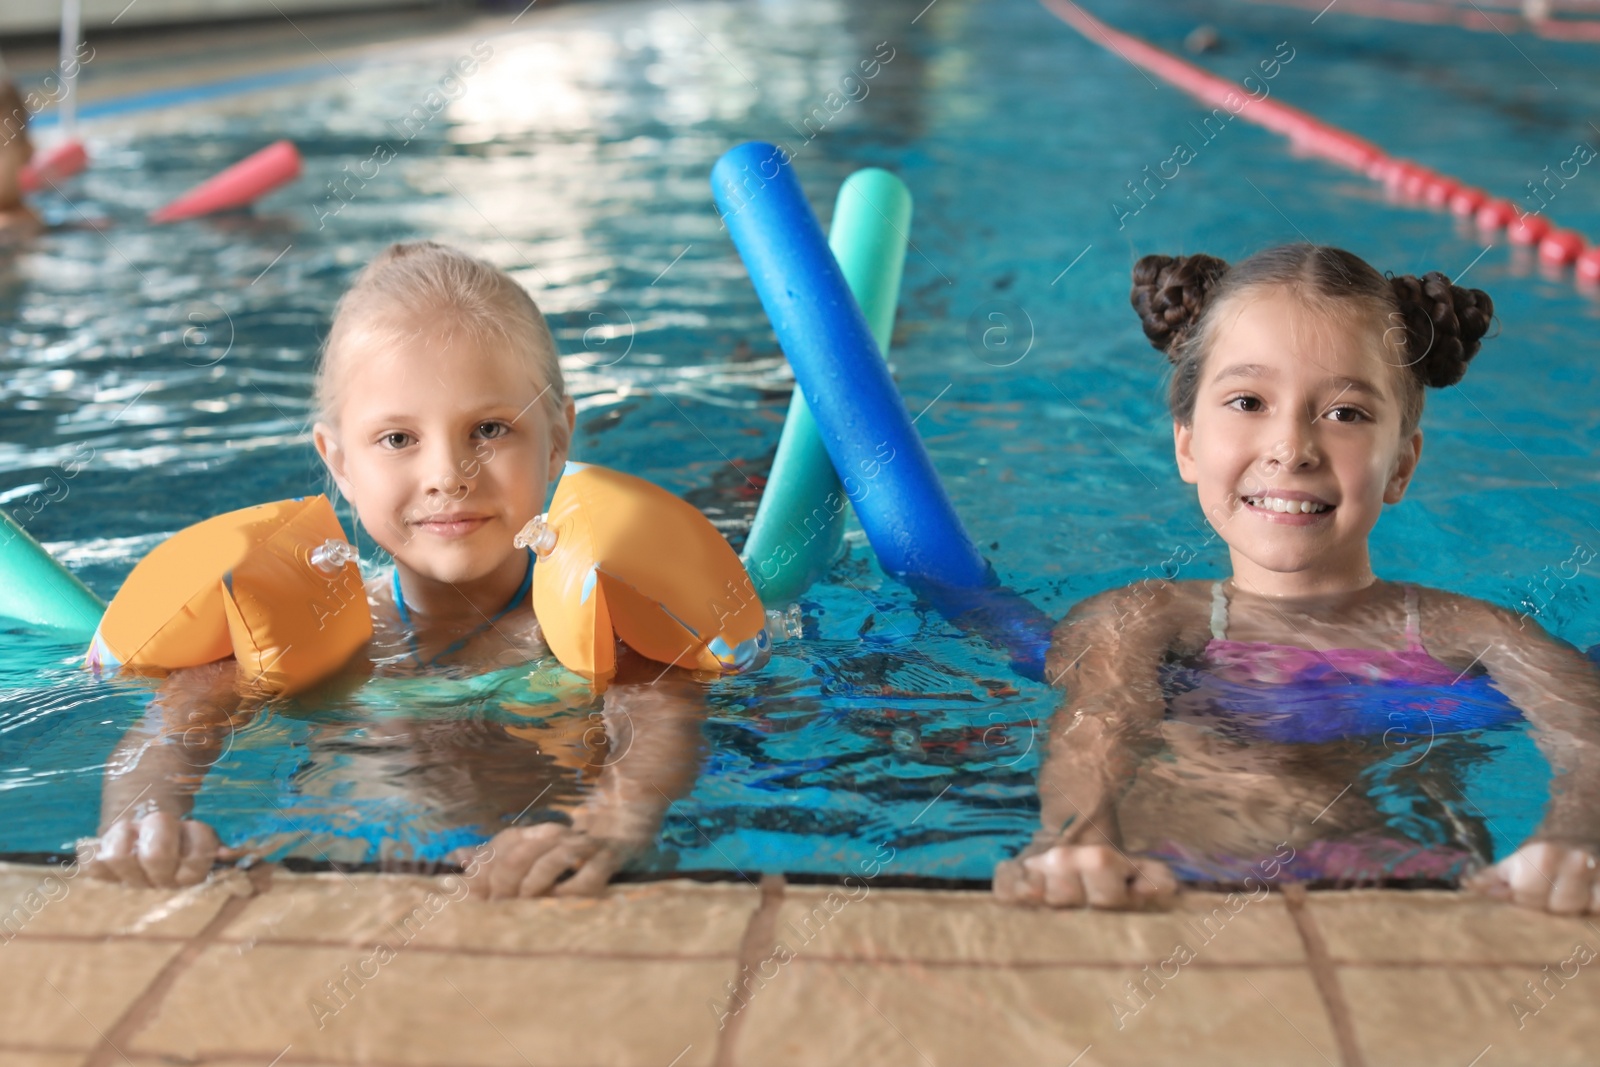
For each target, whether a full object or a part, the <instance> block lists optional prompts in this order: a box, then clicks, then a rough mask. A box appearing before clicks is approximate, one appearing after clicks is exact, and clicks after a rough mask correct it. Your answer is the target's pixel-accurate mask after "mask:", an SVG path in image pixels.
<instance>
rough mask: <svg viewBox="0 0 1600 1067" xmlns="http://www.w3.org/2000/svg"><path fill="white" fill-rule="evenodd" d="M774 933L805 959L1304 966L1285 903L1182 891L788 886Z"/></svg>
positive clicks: (1274, 897) (1268, 898)
mask: <svg viewBox="0 0 1600 1067" xmlns="http://www.w3.org/2000/svg"><path fill="white" fill-rule="evenodd" d="M775 936H776V939H777V941H778V942H781V943H783V944H784V945H785V946H786V947H787V948H789V949H790V950H791V951H793V952H796V953H798V954H800V955H803V956H806V957H808V958H814V957H817V956H823V957H828V958H834V959H849V960H881V961H890V962H892V961H901V960H905V961H917V962H924V963H931V962H985V963H994V964H1012V963H1019V964H1050V963H1068V964H1084V963H1101V964H1106V963H1139V964H1143V963H1155V962H1158V961H1161V960H1164V959H1167V958H1169V957H1171V956H1172V955H1173V954H1174V952H1175V950H1176V949H1177V947H1178V946H1179V945H1182V946H1184V947H1186V948H1188V949H1189V950H1190V951H1191V952H1192V953H1193V954H1194V955H1195V957H1196V961H1197V962H1198V963H1200V964H1201V965H1202V966H1215V965H1221V964H1253V963H1267V964H1298V963H1304V962H1305V958H1306V957H1305V951H1304V949H1303V948H1302V946H1301V942H1300V938H1299V935H1298V934H1297V933H1296V931H1295V927H1294V923H1293V922H1292V921H1291V919H1290V918H1289V915H1288V911H1287V908H1286V907H1285V904H1284V901H1283V899H1282V897H1280V896H1277V895H1275V894H1268V895H1267V896H1265V897H1264V898H1261V899H1256V900H1251V899H1250V898H1249V897H1247V896H1234V897H1232V898H1231V903H1230V897H1229V896H1228V895H1226V894H1221V893H1185V894H1182V895H1181V896H1180V897H1179V898H1178V901H1177V903H1176V904H1175V906H1174V907H1173V908H1172V910H1170V911H1149V912H1110V913H1108V912H1089V911H1084V910H1055V909H1048V908H1020V907H1016V906H1013V905H1007V904H1001V903H1000V902H998V901H997V900H995V898H994V897H993V896H991V895H990V894H988V893H973V892H950V891H922V890H882V889H867V887H865V886H861V887H858V888H856V889H851V888H849V887H843V886H841V887H826V886H792V885H791V886H788V887H787V888H786V890H785V893H784V900H783V906H782V909H781V910H780V911H779V913H778V921H777V924H776V931H775Z"/></svg>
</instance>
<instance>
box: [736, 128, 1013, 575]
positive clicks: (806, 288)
mask: <svg viewBox="0 0 1600 1067" xmlns="http://www.w3.org/2000/svg"><path fill="white" fill-rule="evenodd" d="M711 188H712V192H713V194H714V195H715V197H716V201H717V207H718V209H719V210H720V211H721V213H722V221H723V223H724V224H725V225H726V226H727V227H728V233H729V235H730V236H731V237H732V238H733V243H734V245H735V246H737V248H738V249H739V255H740V256H741V257H742V258H743V259H744V263H745V267H746V269H747V270H748V271H749V272H750V280H751V281H752V282H754V283H755V287H756V293H757V295H759V296H760V298H761V306H762V307H763V308H765V309H766V312H767V317H768V318H769V319H770V320H771V321H772V328H773V330H774V332H776V333H777V335H778V343H779V344H781V345H782V346H783V351H784V354H785V355H786V356H787V357H788V359H789V365H790V366H791V367H793V368H794V376H795V380H796V381H797V382H799V383H800V388H801V389H802V390H804V392H805V395H806V398H807V400H809V401H810V404H811V411H812V415H813V416H814V417H815V418H816V422H817V428H818V430H819V431H821V436H822V443H823V445H824V447H826V448H827V450H828V456H829V457H830V458H831V459H832V460H833V466H834V469H835V470H837V471H838V472H839V477H840V479H841V481H843V482H844V486H845V490H846V492H847V495H848V496H849V498H850V503H851V504H852V505H853V506H854V507H855V510H856V515H857V517H858V518H859V519H860V520H861V526H862V528H863V529H865V530H866V532H867V538H868V540H870V541H871V542H872V547H873V550H874V551H876V552H877V554H878V560H879V562H881V563H882V564H883V569H884V570H885V571H888V572H889V573H890V574H893V575H895V576H896V577H900V578H909V579H919V578H920V579H928V580H932V581H935V582H938V583H941V584H943V585H946V586H952V587H955V588H979V587H983V586H987V585H990V584H992V581H993V578H992V576H991V571H990V569H989V565H988V563H987V562H986V561H985V560H984V559H983V557H982V556H980V555H979V554H978V550H977V548H976V547H975V546H974V545H973V543H972V540H971V538H969V537H968V536H967V532H966V530H964V529H963V528H962V526H961V520H960V519H959V518H958V517H957V516H956V512H955V508H953V507H952V506H951V504H950V499H949V497H947V496H946V495H945V492H944V487H943V486H942V485H941V484H940V483H939V478H938V475H937V474H935V473H934V469H933V462H932V460H930V459H929V457H928V452H927V449H926V448H924V447H923V444H922V438H920V437H918V436H917V432H916V430H915V429H914V428H913V427H912V425H911V416H910V414H909V413H908V412H907V411H906V406H905V403H904V402H903V401H902V400H901V399H900V393H899V391H898V390H896V389H895V386H894V380H893V379H892V378H890V376H889V368H888V365H887V364H885V363H884V361H883V358H882V357H881V356H880V355H879V354H878V345H877V342H876V341H874V340H873V338H872V331H871V329H870V328H869V327H868V326H867V321H866V319H865V318H864V317H863V316H862V314H861V309H860V308H859V307H857V306H856V302H855V298H854V297H852V296H851V295H850V288H849V286H848V285H847V284H846V283H845V278H844V274H843V272H841V271H840V270H839V264H838V262H837V261H835V259H834V258H833V253H832V252H831V251H830V250H829V248H828V242H827V239H826V238H825V237H823V235H822V227H821V226H820V225H819V224H818V223H817V217H816V215H814V214H812V211H811V207H810V205H809V204H807V203H806V198H805V194H804V193H802V192H801V191H800V183H799V181H798V180H797V179H796V178H795V175H794V168H793V167H792V166H791V165H790V162H789V158H788V156H787V154H786V153H784V152H783V151H782V150H781V149H779V148H776V147H774V146H773V145H770V144H765V143H763V142H760V141H751V142H748V143H746V144H742V145H739V146H738V147H737V148H734V149H731V150H730V151H729V152H727V153H726V154H725V155H724V156H723V157H722V158H721V159H719V160H718V161H717V164H716V166H715V167H713V168H712V170H711Z"/></svg>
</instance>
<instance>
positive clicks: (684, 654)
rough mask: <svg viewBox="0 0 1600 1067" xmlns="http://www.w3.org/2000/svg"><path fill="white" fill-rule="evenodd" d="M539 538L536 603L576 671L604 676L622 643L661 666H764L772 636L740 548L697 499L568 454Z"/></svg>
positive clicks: (529, 542)
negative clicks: (574, 459) (618, 640)
mask: <svg viewBox="0 0 1600 1067" xmlns="http://www.w3.org/2000/svg"><path fill="white" fill-rule="evenodd" d="M517 546H518V547H519V548H520V547H528V546H531V547H532V548H533V550H534V552H535V554H536V555H537V557H538V562H537V563H536V564H535V565H534V568H533V607H534V612H535V614H537V615H538V617H539V625H540V627H541V628H542V629H543V630H544V635H545V640H546V641H548V642H549V644H550V650H551V651H552V652H554V653H555V654H556V658H557V659H559V660H560V661H561V662H562V664H563V665H564V666H565V667H566V668H567V669H568V670H570V671H576V672H577V673H579V674H583V675H587V676H589V677H590V678H604V677H606V676H608V675H610V674H611V673H612V671H613V670H615V668H616V657H615V641H616V638H621V639H622V640H623V642H625V643H626V644H627V645H628V646H629V647H630V648H632V649H633V650H634V651H635V652H638V653H640V654H642V655H645V656H648V657H650V658H651V659H653V660H656V661H657V662H659V663H671V664H675V665H677V666H680V667H692V668H696V669H699V670H707V671H720V672H737V671H746V670H754V669H755V668H757V667H759V666H761V665H762V664H764V663H765V662H766V661H767V658H768V657H769V656H770V655H771V652H772V644H771V641H770V639H769V638H768V636H767V630H766V621H767V619H766V611H765V610H764V609H763V608H762V606H761V600H760V598H759V597H758V596H757V595H756V592H755V587H754V585H753V584H752V583H751V581H750V575H749V574H748V573H746V571H745V569H744V566H743V564H741V563H740V562H739V557H738V556H737V555H735V554H734V551H733V548H732V547H731V546H729V544H728V542H727V541H726V540H724V539H723V536H722V534H721V533H719V532H718V531H717V528H716V527H715V526H713V525H711V522H710V521H709V520H708V519H707V518H706V517H705V516H704V515H702V514H700V512H699V511H698V510H697V509H696V508H695V507H694V506H693V505H692V504H689V503H688V502H687V501H684V500H680V499H679V498H678V497H676V496H674V495H673V494H671V493H669V492H667V491H666V490H665V489H662V488H660V487H659V486H656V485H653V484H651V483H650V482H647V481H645V480H644V479H643V478H635V477H633V476H632V475H628V474H623V473H621V472H619V471H614V470H610V469H608V468H606V467H597V466H594V465H592V464H588V463H568V464H567V466H566V470H565V471H564V472H563V473H562V477H561V482H560V484H559V485H557V486H556V492H555V497H554V498H553V499H552V500H551V503H550V510H549V512H548V513H546V514H544V515H541V516H539V517H538V518H536V519H534V520H533V521H532V522H530V523H528V525H527V527H525V528H524V529H523V531H522V532H521V533H520V534H518V535H517Z"/></svg>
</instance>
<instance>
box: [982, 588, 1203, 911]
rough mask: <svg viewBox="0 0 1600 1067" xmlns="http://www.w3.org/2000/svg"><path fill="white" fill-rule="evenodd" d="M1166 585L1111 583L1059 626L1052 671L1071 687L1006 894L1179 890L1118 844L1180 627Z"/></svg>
mask: <svg viewBox="0 0 1600 1067" xmlns="http://www.w3.org/2000/svg"><path fill="white" fill-rule="evenodd" d="M1179 596H1180V592H1179V589H1178V587H1177V586H1175V585H1173V584H1171V583H1168V582H1162V583H1145V584H1141V585H1139V586H1129V587H1126V588H1123V589H1116V590H1111V591H1108V592H1105V593H1101V594H1100V595H1098V596H1095V597H1091V598H1090V599H1088V600H1085V601H1083V602H1081V603H1079V604H1078V605H1076V606H1075V607H1074V608H1073V609H1072V611H1071V612H1069V613H1068V615H1067V617H1066V618H1065V619H1063V620H1062V621H1061V623H1060V625H1058V626H1057V627H1056V629H1055V633H1054V634H1053V635H1052V641H1051V646H1050V651H1049V653H1048V655H1047V656H1046V658H1045V678H1046V679H1047V680H1048V681H1049V682H1050V683H1051V684H1052V685H1054V686H1056V687H1057V688H1060V689H1064V690H1065V691H1066V699H1065V701H1064V702H1063V704H1062V706H1061V707H1060V709H1059V710H1057V712H1056V713H1055V715H1054V716H1052V718H1051V721H1050V733H1049V739H1048V742H1047V745H1046V748H1045V753H1044V762H1043V764H1042V765H1041V767H1040V769H1039V808H1040V828H1039V830H1038V832H1037V833H1036V834H1035V835H1034V841H1033V844H1032V845H1031V846H1030V847H1029V848H1028V849H1027V850H1025V851H1024V853H1023V854H1022V855H1021V856H1019V857H1018V858H1017V859H1015V860H1010V861H1007V862H1005V863H1002V864H1000V865H999V866H998V867H997V868H996V869H995V877H994V889H995V893H996V894H997V895H998V896H999V897H1000V898H1001V899H1002V900H1008V901H1015V902H1018V903H1034V904H1037V903H1044V904H1051V905H1057V906H1063V905H1067V906H1071V905H1080V904H1083V903H1085V902H1087V903H1089V904H1092V905H1095V906H1097V907H1121V906H1126V905H1127V904H1129V903H1133V902H1136V901H1138V900H1142V899H1145V898H1158V897H1163V896H1166V895H1168V894H1169V893H1170V892H1172V890H1173V889H1174V888H1175V882H1174V880H1173V878H1172V875H1171V872H1170V871H1168V870H1167V868H1166V866H1165V865H1164V864H1161V863H1159V862H1157V861H1153V860H1145V861H1142V862H1141V863H1139V864H1135V863H1134V862H1133V861H1132V860H1131V859H1130V858H1129V857H1128V856H1127V855H1126V854H1125V853H1124V852H1123V851H1122V836H1121V829H1120V828H1119V827H1118V825H1117V810H1116V809H1117V804H1118V802H1119V801H1120V800H1121V798H1122V796H1123V794H1124V793H1125V792H1126V791H1127V789H1128V787H1129V786H1130V785H1131V784H1132V783H1133V779H1134V775H1135V773H1136V772H1137V770H1138V767H1139V765H1140V763H1141V761H1142V760H1143V758H1144V757H1145V756H1146V755H1147V754H1148V753H1150V752H1151V751H1153V750H1155V749H1156V748H1159V746H1160V745H1161V743H1162V741H1161V733H1160V724H1161V720H1162V718H1163V717H1164V716H1165V714H1166V700H1165V697H1164V696H1163V694H1162V692H1161V684H1160V677H1159V668H1160V666H1161V663H1162V661H1163V659H1164V658H1165V656H1166V653H1167V650H1168V649H1169V648H1170V647H1172V646H1173V644H1174V642H1175V641H1176V639H1177V636H1178V633H1179V622H1178V620H1179V619H1180V618H1181V614H1182V613H1181V612H1180V611H1178V610H1175V609H1176V608H1177V606H1178V600H1179Z"/></svg>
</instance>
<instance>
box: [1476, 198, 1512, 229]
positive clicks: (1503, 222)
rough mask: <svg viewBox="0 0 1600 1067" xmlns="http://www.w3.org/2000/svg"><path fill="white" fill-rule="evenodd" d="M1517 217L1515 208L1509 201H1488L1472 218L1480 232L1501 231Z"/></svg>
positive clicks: (1496, 199) (1497, 199)
mask: <svg viewBox="0 0 1600 1067" xmlns="http://www.w3.org/2000/svg"><path fill="white" fill-rule="evenodd" d="M1516 217H1517V206H1516V205H1515V204H1513V203H1512V202H1511V201H1509V200H1501V199H1499V198H1495V199H1492V200H1488V201H1486V202H1485V203H1484V205H1483V206H1482V207H1480V208H1479V209H1478V213H1477V214H1476V215H1474V216H1473V219H1474V221H1476V222H1477V224H1478V228H1479V229H1481V230H1503V229H1505V228H1506V227H1507V226H1509V225H1511V220H1512V219H1514V218H1516Z"/></svg>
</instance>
